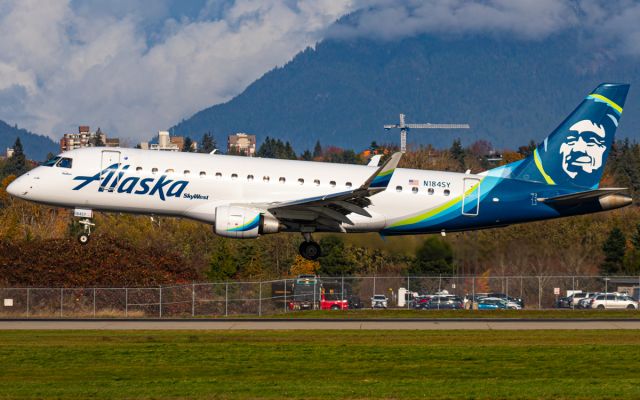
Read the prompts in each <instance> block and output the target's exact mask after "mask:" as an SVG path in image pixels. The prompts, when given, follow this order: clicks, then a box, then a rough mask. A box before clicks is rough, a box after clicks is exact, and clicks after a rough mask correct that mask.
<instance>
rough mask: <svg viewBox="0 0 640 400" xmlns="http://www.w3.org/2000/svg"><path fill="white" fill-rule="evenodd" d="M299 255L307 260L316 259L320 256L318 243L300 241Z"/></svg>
mask: <svg viewBox="0 0 640 400" xmlns="http://www.w3.org/2000/svg"><path fill="white" fill-rule="evenodd" d="M299 250H300V255H301V256H302V257H304V258H306V259H307V260H311V261H314V260H317V259H318V257H320V245H319V244H318V243H316V242H302V243H301V244H300V249H299Z"/></svg>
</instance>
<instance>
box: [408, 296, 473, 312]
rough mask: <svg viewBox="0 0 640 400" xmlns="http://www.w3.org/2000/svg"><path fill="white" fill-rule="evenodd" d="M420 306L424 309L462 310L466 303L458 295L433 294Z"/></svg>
mask: <svg viewBox="0 0 640 400" xmlns="http://www.w3.org/2000/svg"><path fill="white" fill-rule="evenodd" d="M418 308H420V309H422V310H461V309H463V308H464V303H463V301H462V299H461V298H459V297H457V296H433V297H432V298H431V299H429V301H427V302H424V303H422V304H421V306H420V307H418Z"/></svg>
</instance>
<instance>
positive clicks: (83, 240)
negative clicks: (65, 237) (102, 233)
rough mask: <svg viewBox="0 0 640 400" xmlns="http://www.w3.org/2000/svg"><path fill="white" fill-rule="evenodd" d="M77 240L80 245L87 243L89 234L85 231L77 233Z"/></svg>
mask: <svg viewBox="0 0 640 400" xmlns="http://www.w3.org/2000/svg"><path fill="white" fill-rule="evenodd" d="M78 242H79V243H80V244H82V245H85V244H87V243H89V235H87V234H86V233H81V234H80V235H78Z"/></svg>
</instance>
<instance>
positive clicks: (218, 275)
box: [207, 239, 238, 281]
mask: <svg viewBox="0 0 640 400" xmlns="http://www.w3.org/2000/svg"><path fill="white" fill-rule="evenodd" d="M237 272H238V263H237V262H236V259H235V257H234V256H233V252H232V251H231V249H230V248H229V244H228V243H227V240H226V239H218V240H217V243H216V246H215V247H214V251H213V254H212V255H211V259H210V261H209V271H207V277H208V278H209V280H211V281H226V280H229V279H231V278H232V277H233V276H234V275H235V274H236V273H237Z"/></svg>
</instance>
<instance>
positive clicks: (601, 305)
mask: <svg viewBox="0 0 640 400" xmlns="http://www.w3.org/2000/svg"><path fill="white" fill-rule="evenodd" d="M596 308H597V309H598V310H604V304H598V307H596Z"/></svg>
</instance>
